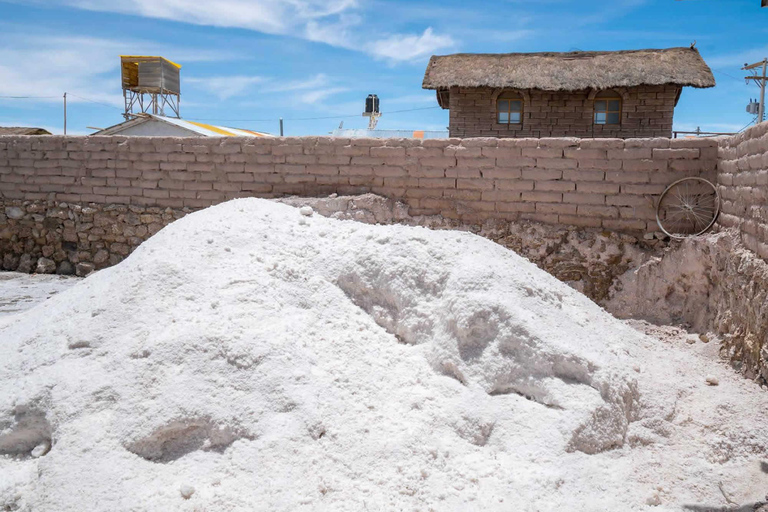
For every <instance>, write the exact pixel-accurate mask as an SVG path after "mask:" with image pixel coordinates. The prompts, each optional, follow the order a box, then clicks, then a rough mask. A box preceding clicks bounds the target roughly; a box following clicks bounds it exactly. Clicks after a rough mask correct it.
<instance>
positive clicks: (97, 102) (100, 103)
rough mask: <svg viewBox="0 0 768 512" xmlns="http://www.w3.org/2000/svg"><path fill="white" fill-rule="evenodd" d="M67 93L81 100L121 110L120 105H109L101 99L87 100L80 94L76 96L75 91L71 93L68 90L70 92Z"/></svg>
mask: <svg viewBox="0 0 768 512" xmlns="http://www.w3.org/2000/svg"><path fill="white" fill-rule="evenodd" d="M68 94H69V95H70V96H74V97H75V98H79V99H81V100H83V101H88V102H91V103H95V104H97V105H102V106H104V107H109V108H116V109H117V110H122V109H121V108H120V107H117V106H115V105H110V104H109V103H102V102H101V101H96V100H89V99H88V98H83V97H82V96H78V95H77V94H75V93H73V92H70V93H68Z"/></svg>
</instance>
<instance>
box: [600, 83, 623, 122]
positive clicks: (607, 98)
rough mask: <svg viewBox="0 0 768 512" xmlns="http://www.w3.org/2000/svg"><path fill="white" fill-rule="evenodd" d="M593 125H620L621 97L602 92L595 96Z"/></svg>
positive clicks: (616, 94)
mask: <svg viewBox="0 0 768 512" xmlns="http://www.w3.org/2000/svg"><path fill="white" fill-rule="evenodd" d="M595 124H608V125H611V124H614V125H616V124H621V96H619V94H618V93H617V92H615V91H603V92H601V93H599V94H598V95H597V96H595Z"/></svg>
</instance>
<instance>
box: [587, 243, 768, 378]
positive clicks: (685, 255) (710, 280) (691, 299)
mask: <svg viewBox="0 0 768 512" xmlns="http://www.w3.org/2000/svg"><path fill="white" fill-rule="evenodd" d="M635 263H637V259H636V260H635ZM635 267H636V268H633V269H632V270H631V271H629V272H627V273H626V274H624V275H623V276H621V277H620V278H619V279H618V280H617V281H616V283H615V284H614V287H613V289H612V290H611V296H610V298H609V299H608V300H603V301H602V303H601V305H602V306H604V307H605V309H606V310H608V311H609V312H610V313H612V314H614V315H615V316H618V317H619V318H641V319H644V320H648V321H650V322H653V323H655V324H657V325H683V326H684V327H687V328H689V329H691V330H693V331H694V332H699V333H708V332H709V333H712V336H709V335H706V334H705V335H704V336H702V341H705V342H709V341H715V342H719V346H720V351H721V353H722V355H723V356H724V357H725V358H727V359H728V360H730V361H731V363H732V365H733V366H734V367H735V368H736V369H737V370H739V371H740V372H742V373H743V374H744V375H745V376H746V377H748V378H750V379H755V380H758V381H759V382H761V383H763V384H768V263H767V262H765V261H763V260H762V259H760V258H758V257H757V256H756V255H755V254H754V253H753V252H752V251H750V250H748V249H746V248H745V247H744V246H743V245H742V244H741V242H740V240H739V234H738V232H737V231H736V230H734V229H729V230H725V231H723V232H720V233H717V234H713V235H706V236H699V237H692V238H687V239H685V240H683V241H682V242H677V241H676V242H674V243H672V244H671V245H670V246H669V247H666V248H664V249H663V251H661V253H655V254H653V255H651V257H650V258H649V259H648V260H647V261H646V262H645V263H643V264H641V265H639V266H637V265H635Z"/></svg>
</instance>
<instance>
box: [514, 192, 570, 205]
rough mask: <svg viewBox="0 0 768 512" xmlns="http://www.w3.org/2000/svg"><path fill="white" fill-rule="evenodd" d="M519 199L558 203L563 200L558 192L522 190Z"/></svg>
mask: <svg viewBox="0 0 768 512" xmlns="http://www.w3.org/2000/svg"><path fill="white" fill-rule="evenodd" d="M520 199H521V200H522V201H525V202H539V201H540V202H544V203H560V202H562V201H563V194H561V193H559V192H536V191H523V192H521V194H520Z"/></svg>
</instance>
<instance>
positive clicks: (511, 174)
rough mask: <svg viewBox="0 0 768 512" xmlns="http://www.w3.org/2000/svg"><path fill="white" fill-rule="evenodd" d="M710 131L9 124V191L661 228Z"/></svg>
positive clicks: (710, 171) (712, 151) (713, 158)
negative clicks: (12, 128) (18, 133)
mask: <svg viewBox="0 0 768 512" xmlns="http://www.w3.org/2000/svg"><path fill="white" fill-rule="evenodd" d="M716 145H717V142H716V141H713V140H709V139H698V140H670V139H663V138H656V139H628V140H622V139H576V138H551V139H496V138H477V139H463V140H462V139H441V140H423V141H422V140H414V139H351V140H350V139H344V138H331V137H295V138H259V139H245V138H205V139H203V138H194V139H191V138H166V137H60V136H49V137H37V138H35V137H0V199H2V200H3V201H6V202H7V201H10V200H16V201H19V200H21V201H40V200H45V201H60V202H66V203H78V204H88V203H95V204H102V205H103V204H122V205H132V206H140V207H161V208H176V209H178V208H185V207H186V208H192V209H195V208H204V207H207V206H210V205H213V204H216V203H219V202H222V201H226V200H228V199H232V198H236V197H248V196H255V197H279V196H283V195H303V196H317V195H328V194H331V193H338V194H358V193H366V192H373V193H376V194H380V195H383V196H386V197H389V198H393V199H399V200H402V201H403V202H405V203H407V204H408V205H409V207H410V210H411V212H410V213H411V214H412V215H436V214H440V215H443V216H445V217H447V218H451V219H457V220H460V221H462V222H467V223H481V222H483V221H485V220H487V219H492V218H501V219H506V220H517V219H530V220H536V221H540V222H545V223H562V224H571V225H577V226H590V227H603V228H607V229H612V230H619V231H633V232H638V231H639V232H645V231H655V230H656V229H657V228H656V225H655V212H654V206H653V201H654V198H655V197H656V196H657V195H658V194H660V193H661V191H662V190H663V189H664V187H665V186H666V185H667V184H669V183H670V182H672V181H674V180H675V179H678V178H681V177H683V176H699V175H706V176H710V177H714V173H715V171H716V168H717V151H718V150H717V146H716Z"/></svg>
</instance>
